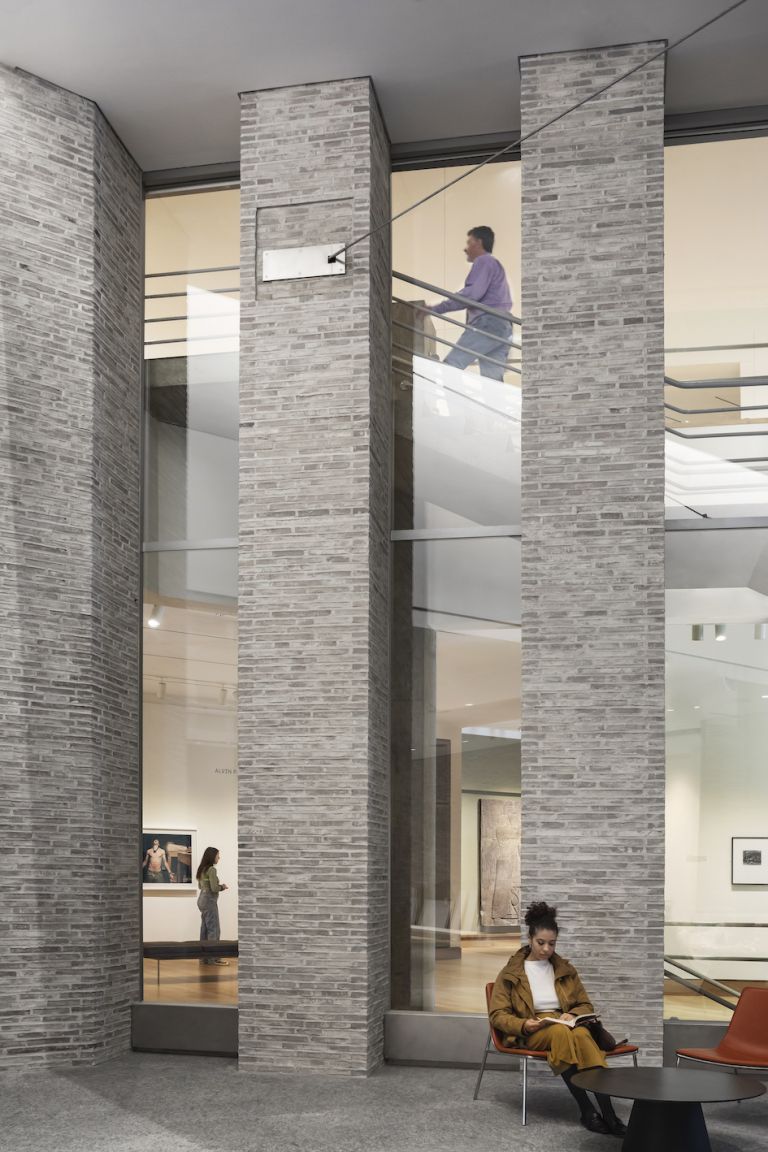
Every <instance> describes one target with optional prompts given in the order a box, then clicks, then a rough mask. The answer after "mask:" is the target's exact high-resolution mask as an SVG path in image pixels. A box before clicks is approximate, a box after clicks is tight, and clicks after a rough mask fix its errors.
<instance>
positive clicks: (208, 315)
mask: <svg viewBox="0 0 768 1152" xmlns="http://www.w3.org/2000/svg"><path fill="white" fill-rule="evenodd" d="M231 319H232V317H231V316H226V315H224V314H223V313H221V312H201V313H200V314H199V315H198V313H195V314H194V316H189V315H186V314H185V315H182V316H145V317H144V323H145V324H170V323H171V322H174V323H177V322H179V321H186V322H189V321H190V320H231ZM765 407H766V408H768V404H766V405H765Z"/></svg>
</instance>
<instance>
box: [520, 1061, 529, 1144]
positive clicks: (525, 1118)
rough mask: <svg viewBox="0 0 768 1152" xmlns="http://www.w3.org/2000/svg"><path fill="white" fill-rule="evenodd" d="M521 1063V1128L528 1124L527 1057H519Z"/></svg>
mask: <svg viewBox="0 0 768 1152" xmlns="http://www.w3.org/2000/svg"><path fill="white" fill-rule="evenodd" d="M520 1059H521V1060H522V1062H523V1127H525V1125H526V1124H527V1123H528V1057H527V1056H521V1057H520Z"/></svg>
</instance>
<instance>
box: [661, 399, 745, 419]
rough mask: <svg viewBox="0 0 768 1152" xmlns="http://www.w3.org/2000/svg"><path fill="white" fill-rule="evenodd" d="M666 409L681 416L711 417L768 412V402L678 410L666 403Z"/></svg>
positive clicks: (675, 406)
mask: <svg viewBox="0 0 768 1152" xmlns="http://www.w3.org/2000/svg"><path fill="white" fill-rule="evenodd" d="M664 407H665V408H668V409H669V411H670V412H678V413H679V414H680V415H681V416H709V415H714V414H715V413H717V412H765V411H768V402H766V403H765V404H729V405H728V407H727V408H678V407H677V405H676V404H670V403H669V402H668V401H666V400H665V401H664Z"/></svg>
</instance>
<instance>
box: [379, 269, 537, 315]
mask: <svg viewBox="0 0 768 1152" xmlns="http://www.w3.org/2000/svg"><path fill="white" fill-rule="evenodd" d="M392 275H393V277H394V278H395V280H402V281H403V283H405V284H412V285H413V287H414V288H423V289H424V291H425V292H436V293H437V294H438V296H445V297H446V298H447V299H448V300H455V301H456V302H457V303H458V304H459V305H461V307H462V308H472V309H473V310H476V311H478V312H485V313H486V315H488V316H498V317H499V318H500V319H501V320H511V321H512V323H513V324H520V325H522V323H523V322H522V320H521V319H520V317H519V316H515V315H514V313H512V312H504V311H502V309H501V308H491V307H490V306H489V305H488V304H481V303H480V302H479V301H478V300H470V299H469V297H468V296H462V295H461V293H460V292H449V291H448V290H447V289H446V288H438V287H437V285H436V284H428V283H427V282H426V280H417V279H416V277H415V276H406V274H405V273H404V272H394V271H393V272H392Z"/></svg>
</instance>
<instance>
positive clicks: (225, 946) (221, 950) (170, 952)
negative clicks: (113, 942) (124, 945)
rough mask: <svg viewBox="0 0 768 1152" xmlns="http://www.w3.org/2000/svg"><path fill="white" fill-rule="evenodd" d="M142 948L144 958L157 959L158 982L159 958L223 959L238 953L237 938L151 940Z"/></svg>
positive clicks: (158, 972)
mask: <svg viewBox="0 0 768 1152" xmlns="http://www.w3.org/2000/svg"><path fill="white" fill-rule="evenodd" d="M143 950H144V959H145V960H157V982H158V984H159V983H160V961H161V960H208V959H211V960H219V959H221V960H223V959H225V958H229V957H237V956H238V955H239V947H238V942H237V940H151V941H148V942H147V943H145V944H144V946H143Z"/></svg>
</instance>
